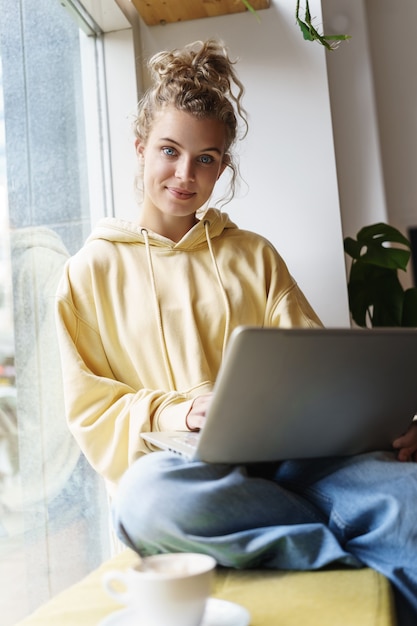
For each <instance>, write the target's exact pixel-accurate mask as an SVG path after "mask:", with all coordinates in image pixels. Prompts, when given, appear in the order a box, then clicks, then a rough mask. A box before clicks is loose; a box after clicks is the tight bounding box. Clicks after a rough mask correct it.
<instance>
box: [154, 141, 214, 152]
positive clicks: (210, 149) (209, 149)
mask: <svg viewBox="0 0 417 626" xmlns="http://www.w3.org/2000/svg"><path fill="white" fill-rule="evenodd" d="M160 141H166V142H168V143H174V144H175V145H176V146H178V147H180V148H182V145H181V144H180V143H178V141H175V139H171V137H161V139H160ZM200 152H217V154H219V155H221V154H222V152H221V150H219V148H217V147H216V146H213V147H210V148H204V150H200Z"/></svg>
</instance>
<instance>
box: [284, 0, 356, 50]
mask: <svg viewBox="0 0 417 626" xmlns="http://www.w3.org/2000/svg"><path fill="white" fill-rule="evenodd" d="M300 13H301V8H300V0H297V5H296V8H295V19H296V21H297V24H298V25H299V27H300V29H301V32H302V33H303V37H304V39H306V40H307V41H317V42H318V43H320V44H321V45H322V46H324V47H325V48H326V49H327V50H334V49H335V48H337V47H338V45H339V44H340V42H341V41H346V40H347V39H350V35H324V34H323V35H320V33H319V32H318V30H317V29H316V28H315V27H314V26H313V23H312V19H311V13H310V6H309V3H308V0H305V9H304V19H301V17H300Z"/></svg>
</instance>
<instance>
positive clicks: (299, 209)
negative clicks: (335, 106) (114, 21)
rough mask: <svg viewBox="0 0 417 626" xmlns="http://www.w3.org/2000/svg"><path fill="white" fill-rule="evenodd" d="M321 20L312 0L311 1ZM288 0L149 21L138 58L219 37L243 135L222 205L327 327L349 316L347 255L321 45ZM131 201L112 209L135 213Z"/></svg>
mask: <svg viewBox="0 0 417 626" xmlns="http://www.w3.org/2000/svg"><path fill="white" fill-rule="evenodd" d="M311 8H312V13H313V15H317V16H318V21H320V15H321V7H320V2H319V0H313V1H312V2H311ZM294 11H295V0H294V1H291V2H288V0H272V2H271V7H270V8H269V9H266V10H263V11H260V12H259V16H260V18H261V22H260V23H258V22H257V21H256V19H255V18H254V17H253V16H252V15H251V14H250V13H245V14H235V15H228V16H221V17H215V18H208V19H202V20H193V21H189V22H181V23H175V24H168V25H166V26H152V27H148V26H146V25H145V24H144V23H143V22H142V21H141V27H140V37H141V45H142V53H143V58H142V61H143V62H145V61H146V59H147V58H149V56H151V55H152V54H153V53H155V52H157V51H159V50H161V49H170V48H173V47H177V46H182V45H184V44H186V43H189V42H191V41H194V40H196V39H205V38H208V37H218V38H221V39H223V40H224V41H225V42H226V44H227V46H228V47H229V49H230V52H231V55H232V56H233V57H239V63H238V66H237V70H238V72H239V75H240V78H241V79H242V81H243V83H244V84H245V87H246V98H245V105H246V108H247V110H248V111H249V114H250V131H249V136H248V137H247V138H246V139H245V140H244V141H245V143H244V145H242V147H241V150H240V151H241V172H242V176H243V178H244V180H245V181H246V183H247V185H246V187H245V186H244V187H243V188H242V190H241V193H240V194H239V197H238V198H236V199H235V200H234V201H233V202H232V203H231V204H229V205H227V207H226V208H225V209H224V210H226V211H227V212H228V213H229V214H230V216H231V217H232V219H234V220H235V221H236V222H237V223H238V224H239V226H241V227H243V228H249V229H252V230H255V231H257V232H260V233H261V234H263V235H265V236H267V237H268V238H269V239H270V240H271V241H272V242H273V243H274V244H275V245H276V247H277V248H278V250H279V251H280V252H281V254H282V255H283V257H284V259H285V260H286V261H287V264H288V266H289V268H290V271H291V272H292V274H293V275H294V276H295V278H296V279H297V281H298V282H299V284H300V286H301V288H302V289H303V291H304V292H305V293H306V295H307V297H308V298H309V300H310V301H311V303H312V305H313V306H314V308H315V309H316V311H317V312H318V314H319V315H320V317H321V318H322V320H323V322H324V323H325V324H326V325H328V326H346V325H348V324H349V315H348V306H347V294H346V279H345V264H344V254H343V242H342V230H341V220H340V210H339V199H338V189H337V180H336V168H335V158H334V148H333V136H332V125H331V117H330V103H329V95H328V86H327V69H326V60H325V54H326V53H325V51H324V49H323V48H322V47H321V46H319V45H318V44H313V43H310V42H305V41H304V40H303V38H302V35H301V32H300V31H299V29H298V27H297V26H296V24H295V16H294ZM133 206H134V205H133V203H132V204H130V206H129V207H127V206H123V207H121V206H119V207H118V213H119V214H121V215H123V216H124V217H127V218H130V219H136V216H137V210H136V208H133Z"/></svg>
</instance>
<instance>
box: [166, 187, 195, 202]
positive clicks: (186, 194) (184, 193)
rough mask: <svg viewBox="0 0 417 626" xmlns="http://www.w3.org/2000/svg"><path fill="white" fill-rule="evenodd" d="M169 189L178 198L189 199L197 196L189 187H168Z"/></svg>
mask: <svg viewBox="0 0 417 626" xmlns="http://www.w3.org/2000/svg"><path fill="white" fill-rule="evenodd" d="M167 189H168V191H169V193H170V194H172V195H173V196H174V197H175V198H177V199H178V200H189V199H190V198H192V197H193V196H195V193H194V191H188V190H187V189H179V188H178V187H167Z"/></svg>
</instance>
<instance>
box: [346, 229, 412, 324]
mask: <svg viewBox="0 0 417 626" xmlns="http://www.w3.org/2000/svg"><path fill="white" fill-rule="evenodd" d="M343 243H344V249H345V252H346V254H348V255H349V256H350V257H351V258H352V263H351V266H350V272H349V280H348V296H349V309H350V312H351V316H352V319H353V321H354V322H355V323H356V324H357V325H358V326H413V327H417V289H414V288H413V289H408V290H407V291H404V288H403V287H402V285H401V282H400V280H399V278H398V271H399V270H406V269H407V265H408V262H409V260H410V255H411V244H410V242H409V240H408V239H407V238H406V237H404V235H403V234H402V233H401V232H400V231H398V230H397V229H396V228H394V227H392V226H390V225H388V224H384V223H383V222H379V223H378V224H373V225H371V226H365V227H364V228H362V229H361V230H360V231H359V232H358V234H357V239H356V240H355V239H353V238H352V237H346V238H345V239H344V242H343ZM392 244H395V245H394V246H393V245H392ZM398 244H399V245H400V246H401V247H398Z"/></svg>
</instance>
